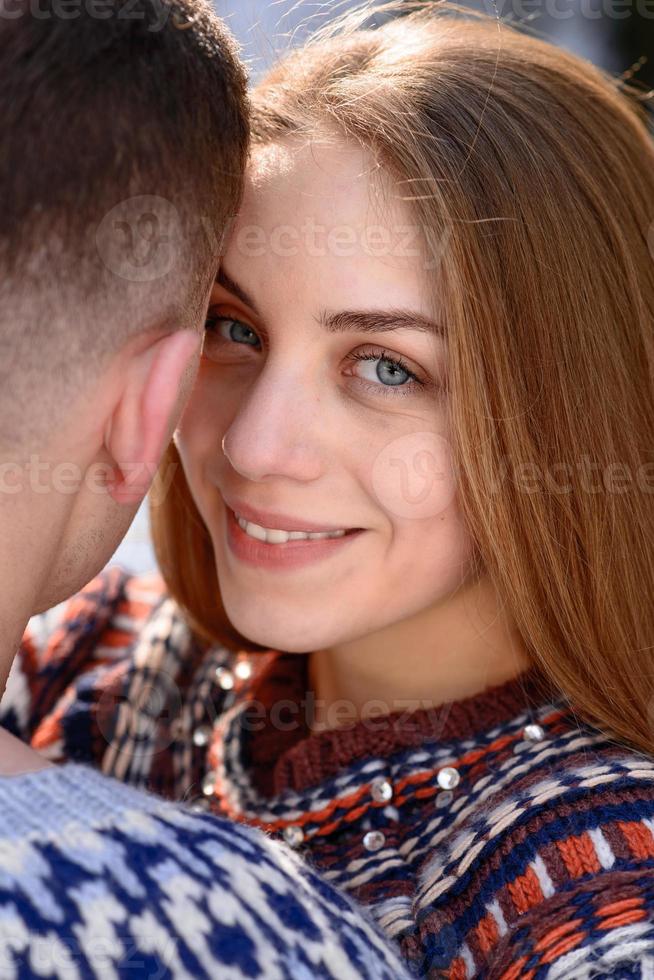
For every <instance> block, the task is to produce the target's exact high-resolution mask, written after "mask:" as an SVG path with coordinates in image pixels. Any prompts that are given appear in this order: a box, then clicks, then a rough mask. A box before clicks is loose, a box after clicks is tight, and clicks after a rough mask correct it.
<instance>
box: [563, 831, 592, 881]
mask: <svg viewBox="0 0 654 980" xmlns="http://www.w3.org/2000/svg"><path fill="white" fill-rule="evenodd" d="M556 846H557V847H558V849H559V852H560V854H561V857H562V858H563V860H564V861H565V866H566V868H567V869H568V871H569V873H570V874H571V875H572V876H573V877H574V878H580V877H581V876H582V875H585V874H589V873H591V872H592V873H597V872H598V871H600V870H601V867H602V866H601V864H600V862H599V859H598V857H597V852H596V850H595V845H594V844H593V842H592V840H591V839H590V837H589V836H588V834H587V833H583V834H579V835H578V836H572V837H568V838H567V840H560V841H557V842H556Z"/></svg>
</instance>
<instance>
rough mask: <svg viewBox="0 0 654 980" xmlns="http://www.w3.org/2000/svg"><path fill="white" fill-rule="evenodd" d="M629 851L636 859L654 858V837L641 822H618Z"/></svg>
mask: <svg viewBox="0 0 654 980" xmlns="http://www.w3.org/2000/svg"><path fill="white" fill-rule="evenodd" d="M616 823H617V825H618V827H619V828H620V830H621V831H622V833H623V835H624V838H625V840H626V842H627V844H628V845H629V850H630V851H631V853H632V854H633V856H634V857H635V858H636V859H642V858H650V857H654V837H652V832H651V830H649V828H648V827H646V826H645V824H644V823H642V822H641V821H640V820H616Z"/></svg>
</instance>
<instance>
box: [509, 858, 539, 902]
mask: <svg viewBox="0 0 654 980" xmlns="http://www.w3.org/2000/svg"><path fill="white" fill-rule="evenodd" d="M507 888H508V891H509V894H510V896H511V898H512V899H513V904H514V905H515V908H516V912H518V913H521V912H526V911H527V910H528V909H530V908H533V907H534V905H539V904H540V903H541V902H542V901H543V899H544V898H545V896H544V895H543V889H542V888H541V887H540V882H539V880H538V877H537V875H536V872H535V871H534V869H533V868H527V870H526V871H525V873H524V874H523V875H518V876H517V878H514V880H513V881H510V882H509V883H508V885H507Z"/></svg>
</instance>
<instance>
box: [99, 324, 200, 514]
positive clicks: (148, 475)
mask: <svg viewBox="0 0 654 980" xmlns="http://www.w3.org/2000/svg"><path fill="white" fill-rule="evenodd" d="M201 341H202V337H201V334H199V333H196V332H195V331H192V330H178V331H175V333H172V334H167V335H166V336H164V337H159V338H158V339H156V340H153V341H152V342H151V343H150V344H148V345H147V346H146V347H145V348H143V349H141V350H139V351H138V352H137V353H133V354H131V355H130V359H129V364H128V365H127V366H126V370H125V379H124V384H123V385H122V391H121V395H120V398H119V400H118V402H117V404H116V407H115V410H114V412H113V413H112V415H111V418H110V419H109V420H108V422H107V425H106V427H105V448H106V450H107V451H108V453H109V455H110V456H111V459H112V461H113V465H114V472H115V479H114V480H113V481H112V482H111V483H110V484H109V485H108V486H107V492H108V493H109V494H110V496H111V497H112V498H113V499H114V500H115V501H116V503H121V504H126V505H134V504H139V503H140V502H141V501H142V500H143V498H144V497H145V495H146V494H147V492H148V490H149V489H150V485H151V483H152V480H153V479H154V476H155V474H156V472H157V469H158V467H159V463H160V462H161V457H162V456H163V453H164V450H165V449H166V447H167V445H168V443H169V442H170V440H171V438H172V434H173V432H174V430H175V428H176V426H177V423H178V421H179V418H180V416H181V414H182V411H183V409H184V406H185V404H186V400H187V398H188V396H189V394H190V390H191V387H192V383H193V381H194V380H195V375H196V372H197V366H198V362H199V357H200V348H201Z"/></svg>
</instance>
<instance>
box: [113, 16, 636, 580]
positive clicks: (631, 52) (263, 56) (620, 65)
mask: <svg viewBox="0 0 654 980" xmlns="http://www.w3.org/2000/svg"><path fill="white" fill-rule="evenodd" d="M358 5H359V3H358V2H357V0H324V2H316V0H300V2H298V0H216V2H215V8H216V10H217V12H218V13H219V14H220V16H221V17H223V18H224V20H225V21H226V22H227V23H228V25H229V26H230V28H231V30H232V32H233V33H234V34H235V35H236V37H237V38H238V40H239V41H240V43H241V45H242V49H243V57H244V59H245V60H246V62H247V64H248V66H249V69H250V74H251V76H252V78H253V80H254V81H256V79H257V77H258V76H259V75H260V74H261V73H262V72H263V71H265V70H266V68H267V67H268V66H270V65H271V64H272V63H273V61H274V60H275V57H276V56H277V55H278V54H280V53H282V52H283V51H284V50H286V49H287V48H288V47H289V46H290V45H293V44H297V43H299V42H301V41H302V39H303V38H304V37H305V36H306V34H307V33H309V32H310V31H312V30H313V29H315V28H316V27H317V26H319V25H321V24H324V23H325V21H326V20H328V19H329V18H330V17H333V16H335V15H336V14H338V13H340V12H342V11H344V10H346V9H348V8H350V7H354V6H358ZM465 5H466V6H471V7H475V8H477V9H483V10H484V11H485V12H487V13H490V14H496V15H497V16H499V17H501V19H502V20H503V21H506V22H507V23H511V24H513V25H515V26H518V27H520V26H521V25H524V26H525V27H526V28H527V29H528V30H529V32H530V33H536V34H537V35H538V36H540V37H543V38H547V39H550V40H552V41H553V42H554V43H556V44H559V45H561V46H562V47H564V48H567V49H569V50H571V51H574V52H575V53H576V54H579V55H581V56H582V57H584V58H587V59H588V60H589V61H592V62H594V63H595V64H597V65H600V66H601V67H602V68H605V69H606V70H607V71H610V72H612V73H613V74H614V75H616V76H621V77H623V78H625V79H629V80H630V81H631V82H632V83H633V84H636V85H637V86H638V87H639V88H642V90H643V92H644V93H645V92H647V91H648V90H651V89H652V88H653V87H654V0H470V2H469V3H466V4H465ZM370 6H371V7H373V8H374V7H375V6H378V4H375V3H374V2H372V3H371V4H370ZM377 17H378V18H379V17H380V15H377ZM650 98H651V99H652V100H653V101H654V94H652V95H651V96H650ZM113 563H118V564H121V565H122V566H123V567H124V568H126V569H128V570H130V571H133V572H136V573H142V572H148V571H152V570H153V569H154V568H155V567H156V562H155V559H154V554H153V552H152V548H151V545H150V532H149V522H148V515H147V507H146V506H145V505H144V506H143V507H141V510H140V511H139V513H138V515H137V518H136V520H135V521H134V524H133V525H132V528H131V530H130V532H129V534H128V535H127V537H126V539H125V541H124V542H123V544H122V545H121V546H120V548H119V549H118V551H117V552H116V554H115V556H114V559H113Z"/></svg>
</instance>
